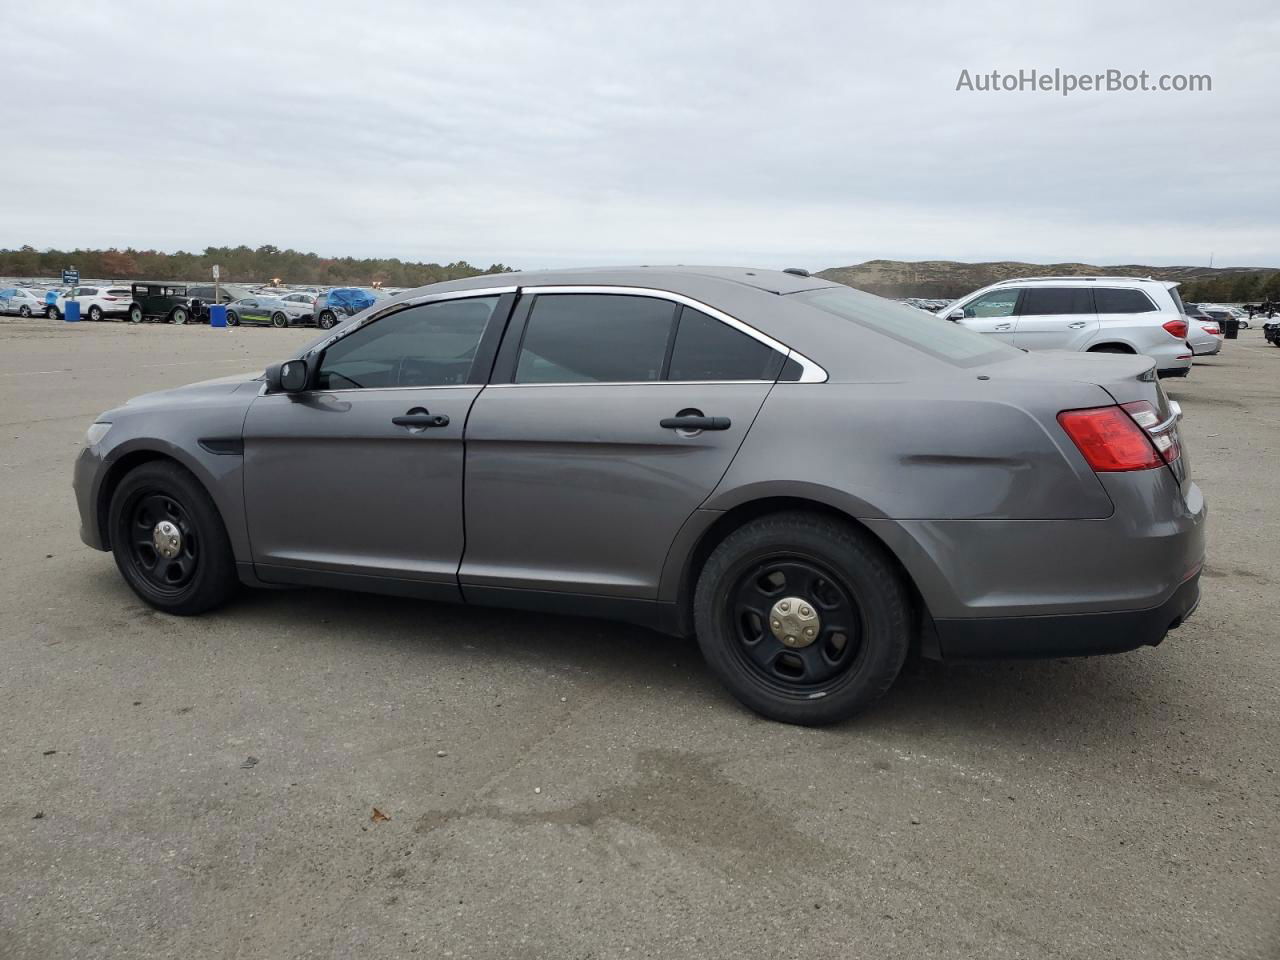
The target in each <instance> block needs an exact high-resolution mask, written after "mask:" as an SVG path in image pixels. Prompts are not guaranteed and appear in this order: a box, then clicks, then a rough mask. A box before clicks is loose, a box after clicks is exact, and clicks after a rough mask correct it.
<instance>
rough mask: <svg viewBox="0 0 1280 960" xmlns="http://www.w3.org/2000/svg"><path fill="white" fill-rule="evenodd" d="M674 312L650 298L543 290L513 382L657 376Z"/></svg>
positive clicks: (634, 380)
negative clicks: (547, 291) (544, 292)
mask: <svg viewBox="0 0 1280 960" xmlns="http://www.w3.org/2000/svg"><path fill="white" fill-rule="evenodd" d="M675 312H676V305H675V304H673V303H671V302H670V301H668V300H658V299H656V298H654V297H631V296H621V295H616V294H591V293H569V294H558V293H552V294H542V295H541V296H539V297H538V298H537V299H536V300H534V302H533V307H532V310H531V312H530V314H529V320H528V322H527V325H526V327H525V332H524V340H523V342H522V343H521V345H520V359H519V361H518V362H517V364H516V375H515V382H516V383H645V382H648V381H651V380H658V379H660V378H661V376H662V366H663V363H664V361H665V360H666V356H667V344H668V342H669V340H670V337H671V334H672V329H673V327H674V325H675Z"/></svg>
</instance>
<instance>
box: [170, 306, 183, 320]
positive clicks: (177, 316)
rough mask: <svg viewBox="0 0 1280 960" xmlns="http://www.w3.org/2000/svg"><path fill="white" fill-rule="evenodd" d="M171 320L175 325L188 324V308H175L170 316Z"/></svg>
mask: <svg viewBox="0 0 1280 960" xmlns="http://www.w3.org/2000/svg"><path fill="white" fill-rule="evenodd" d="M169 319H170V320H172V321H173V322H174V323H186V322H187V308H186V307H174V308H173V313H171V314H169Z"/></svg>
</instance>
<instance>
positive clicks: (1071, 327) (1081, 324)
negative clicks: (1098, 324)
mask: <svg viewBox="0 0 1280 960" xmlns="http://www.w3.org/2000/svg"><path fill="white" fill-rule="evenodd" d="M1087 326H1088V324H1087V323H1085V322H1084V321H1083V320H1077V321H1076V322H1075V323H1068V324H1067V329H1068V330H1083V329H1084V328H1085V327H1087Z"/></svg>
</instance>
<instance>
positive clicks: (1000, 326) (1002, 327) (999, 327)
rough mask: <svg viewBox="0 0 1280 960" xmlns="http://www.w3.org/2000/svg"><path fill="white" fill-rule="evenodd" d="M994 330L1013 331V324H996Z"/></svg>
mask: <svg viewBox="0 0 1280 960" xmlns="http://www.w3.org/2000/svg"><path fill="white" fill-rule="evenodd" d="M996 329H997V330H1012V329H1013V324H1012V323H997V324H996Z"/></svg>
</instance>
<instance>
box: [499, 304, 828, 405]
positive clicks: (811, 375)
mask: <svg viewBox="0 0 1280 960" xmlns="http://www.w3.org/2000/svg"><path fill="white" fill-rule="evenodd" d="M526 293H527V294H532V295H537V294H542V293H594V294H606V295H614V296H624V297H654V298H655V299H659V300H669V301H671V302H672V303H679V304H683V305H684V306H686V307H692V308H693V309H694V310H701V311H702V312H703V313H705V314H708V315H709V316H712V317H714V318H715V319H717V320H719V321H720V322H721V323H723V324H725V325H727V326H730V327H732V328H733V329H734V330H737V331H738V332H739V333H745V334H746V335H747V336H748V337H751V338H752V339H753V340H756V341H759V342H760V343H763V344H764V345H765V346H767V347H769V348H770V349H772V350H776V351H777V352H778V353H780V354H782V355H783V357H784V358H788V359H791V360H795V361H796V363H798V364H800V371H801V372H800V379H799V380H798V381H795V382H798V383H825V382H826V381H827V371H826V370H824V369H823V368H822V367H820V366H819V365H818V364H816V363H814V362H813V361H812V360H810V359H809V358H808V357H806V356H805V355H804V354H802V353H800V352H799V351H798V350H792V349H791V348H790V347H789V346H787V345H786V344H785V343H782V342H781V341H779V340H775V339H773V337H771V336H769V335H768V334H767V333H763V332H761V331H760V330H757V329H756V328H755V327H753V326H751V325H750V324H748V323H744V322H743V321H741V320H739V319H738V318H737V317H734V316H731V315H730V314H727V313H725V312H724V311H723V310H717V309H716V308H715V307H713V306H711V305H710V304H707V303H703V302H702V301H701V300H695V299H694V298H693V297H687V296H685V295H684V294H682V293H672V292H671V291H670V290H659V289H656V288H654V287H622V286H618V287H611V286H605V285H599V284H596V285H589V284H582V285H574V284H549V285H546V286H532V287H521V288H520V294H521V296H523V295H524V294H526ZM573 382H575V383H580V382H587V383H592V382H597V383H598V382H600V381H573ZM625 382H628V383H655V382H669V383H693V382H695V381H691V380H671V381H653V380H634V381H625ZM699 382H700V381H699ZM707 382H710V383H728V382H730V381H726V380H713V381H707ZM743 382H747V383H761V382H767V381H759V380H750V381H743ZM544 385H545V386H550V384H544ZM514 386H533V384H514Z"/></svg>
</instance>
